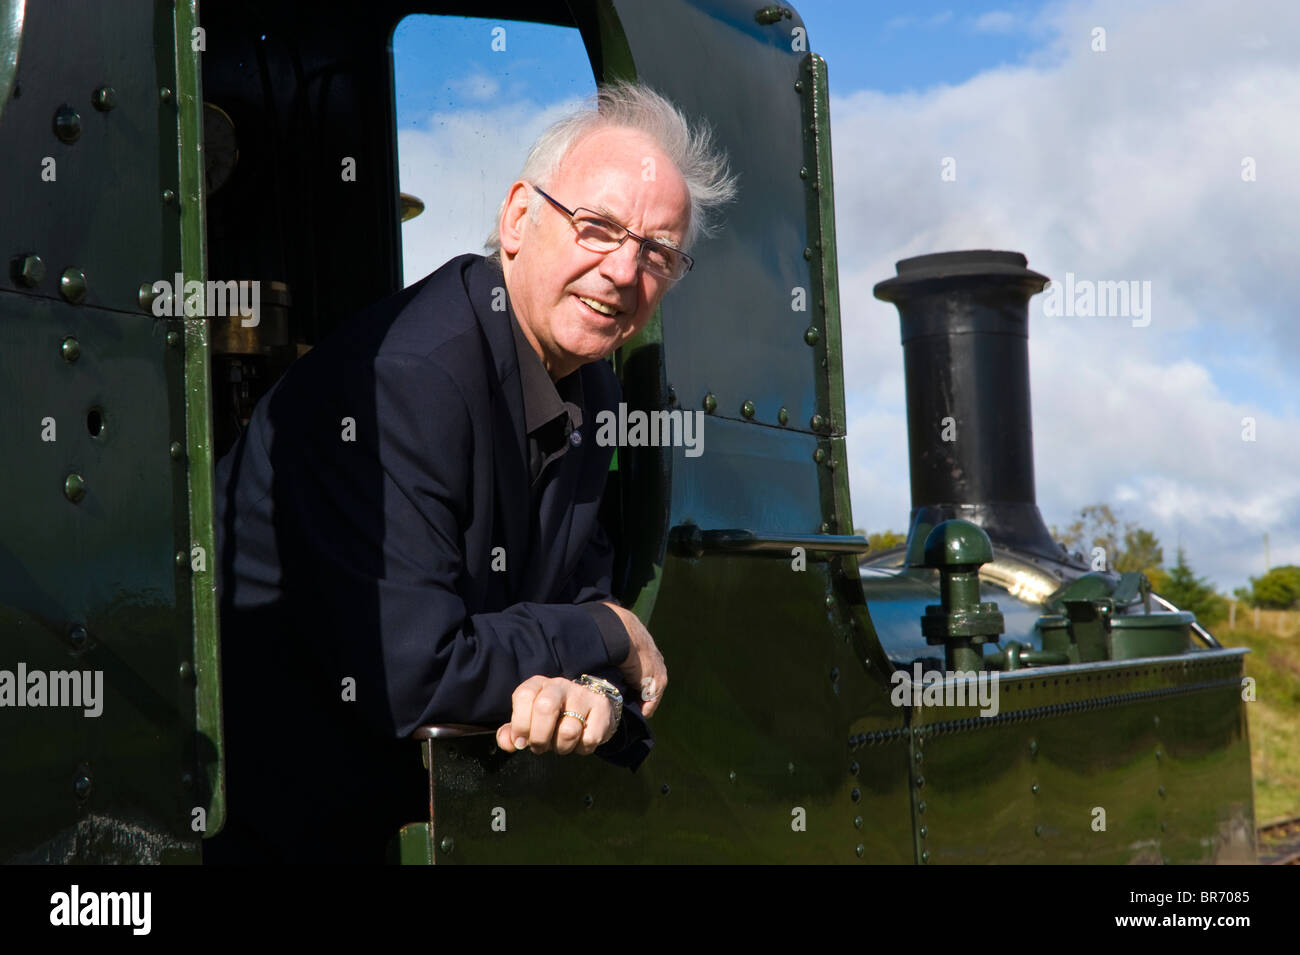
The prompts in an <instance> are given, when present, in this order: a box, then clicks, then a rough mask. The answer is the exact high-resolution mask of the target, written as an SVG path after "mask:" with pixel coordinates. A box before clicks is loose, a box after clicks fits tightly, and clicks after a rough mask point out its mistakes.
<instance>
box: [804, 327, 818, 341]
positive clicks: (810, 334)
mask: <svg viewBox="0 0 1300 955" xmlns="http://www.w3.org/2000/svg"><path fill="white" fill-rule="evenodd" d="M803 340H804V341H805V342H807V343H808V344H809V345H816V344H817V343H818V342H819V341H821V340H822V333H821V330H820V329H819V328H817V326H816V325H809V326H808V330H807V331H805V332H804V333H803Z"/></svg>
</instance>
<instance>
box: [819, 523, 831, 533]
mask: <svg viewBox="0 0 1300 955" xmlns="http://www.w3.org/2000/svg"><path fill="white" fill-rule="evenodd" d="M819 530H820V531H821V532H822V533H823V534H829V533H830V532H831V525H830V523H829V522H827V521H822V525H821V527H820V528H819Z"/></svg>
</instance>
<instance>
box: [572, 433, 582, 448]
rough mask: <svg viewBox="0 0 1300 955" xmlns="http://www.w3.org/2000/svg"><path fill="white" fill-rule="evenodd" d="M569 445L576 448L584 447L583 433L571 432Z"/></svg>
mask: <svg viewBox="0 0 1300 955" xmlns="http://www.w3.org/2000/svg"><path fill="white" fill-rule="evenodd" d="M569 444H571V445H573V446H574V447H575V448H579V447H582V432H581V431H570V432H569Z"/></svg>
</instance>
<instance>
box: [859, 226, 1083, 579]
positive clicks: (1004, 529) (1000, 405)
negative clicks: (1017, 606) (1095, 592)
mask: <svg viewBox="0 0 1300 955" xmlns="http://www.w3.org/2000/svg"><path fill="white" fill-rule="evenodd" d="M1025 264H1026V263H1025V257H1024V256H1023V255H1021V254H1020V253H1018V252H993V251H988V250H983V249H981V250H978V251H972V252H941V253H938V254H935V255H921V256H917V257H916V258H912V259H904V260H902V261H901V262H899V263H898V275H897V277H896V278H892V279H888V280H887V281H884V282H881V283H880V284H879V285H877V286H876V288H875V295H876V298H879V299H882V300H883V301H886V302H893V303H894V304H895V305H896V306H898V314H899V319H900V324H901V326H902V333H903V368H904V374H905V376H906V381H907V440H908V447H909V456H910V464H911V472H912V516H911V521H910V525H909V527H908V537H907V563H908V564H912V565H920V564H921V563H922V562H923V561H922V557H921V550H922V545H923V544H924V543H925V538H926V535H927V534H929V532H930V529H931V528H932V527H934V525H936V524H938V523H940V522H941V521H945V520H948V519H949V518H953V517H961V518H965V519H966V520H969V521H974V522H975V523H976V524H979V525H980V526H981V527H983V528H984V530H985V531H986V532H987V533H988V535H989V537H990V538H991V539H992V540H993V542H994V543H996V544H1000V545H1003V546H1008V547H1015V548H1018V549H1021V550H1025V551H1029V552H1031V553H1036V554H1040V555H1042V556H1044V557H1050V558H1053V559H1057V560H1060V559H1063V558H1064V556H1065V555H1064V553H1063V551H1062V549H1061V547H1060V546H1059V545H1058V544H1056V542H1055V541H1053V540H1052V536H1051V534H1050V533H1048V530H1047V526H1046V525H1045V524H1044V523H1043V516H1042V514H1040V513H1039V511H1038V503H1037V500H1036V498H1035V496H1034V445H1033V436H1032V427H1031V421H1030V414H1029V299H1030V297H1031V296H1032V295H1035V294H1037V293H1038V292H1041V291H1042V290H1043V287H1044V286H1045V285H1046V284H1047V281H1048V280H1047V277H1046V276H1044V275H1040V274H1039V273H1037V272H1034V271H1031V270H1030V269H1028V268H1026V267H1025Z"/></svg>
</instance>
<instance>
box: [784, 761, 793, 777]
mask: <svg viewBox="0 0 1300 955" xmlns="http://www.w3.org/2000/svg"><path fill="white" fill-rule="evenodd" d="M785 771H786V772H787V773H789V774H790V775H791V776H793V775H794V763H786V764H785Z"/></svg>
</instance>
